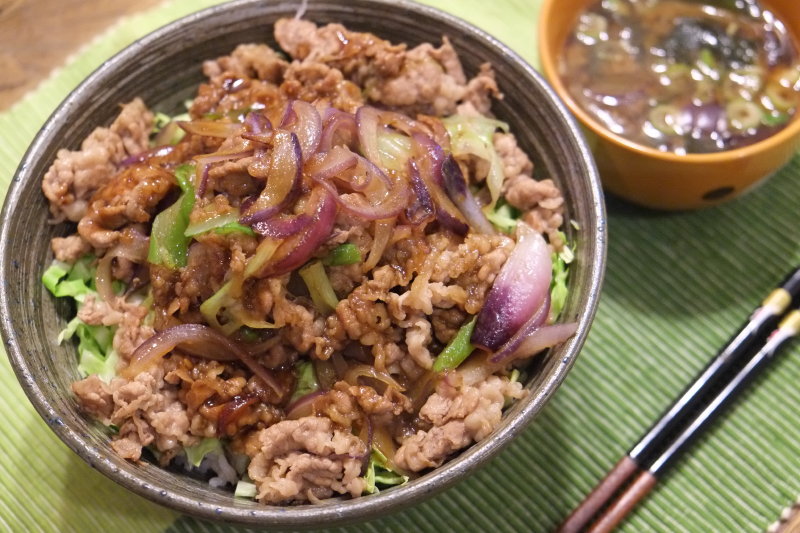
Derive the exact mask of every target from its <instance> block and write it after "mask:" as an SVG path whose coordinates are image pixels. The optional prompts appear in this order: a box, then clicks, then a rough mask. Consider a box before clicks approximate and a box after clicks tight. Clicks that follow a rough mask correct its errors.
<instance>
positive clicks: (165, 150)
mask: <svg viewBox="0 0 800 533" xmlns="http://www.w3.org/2000/svg"><path fill="white" fill-rule="evenodd" d="M174 150H175V146H174V145H171V144H170V145H167V146H158V147H156V148H153V149H152V150H145V151H144V152H139V153H138V154H133V155H129V156H128V157H126V158H125V159H123V160H122V161H120V163H119V167H120V168H126V167H129V166H131V165H135V164H137V163H144V162H145V161H147V160H148V159H150V158H153V157H164V156H165V155H169V154H171V153H172V152H173V151H174Z"/></svg>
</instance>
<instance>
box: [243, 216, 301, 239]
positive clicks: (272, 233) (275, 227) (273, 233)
mask: <svg viewBox="0 0 800 533" xmlns="http://www.w3.org/2000/svg"><path fill="white" fill-rule="evenodd" d="M311 222H312V220H311V217H310V216H308V215H307V214H305V213H301V214H299V215H297V216H276V217H272V218H270V219H268V220H263V221H260V222H254V223H253V225H252V226H250V227H251V228H253V231H255V232H256V233H258V234H259V235H263V236H264V237H272V238H274V239H285V238H286V237H291V236H292V235H296V234H297V233H299V232H301V231H303V230H304V229H306V228H307V227H308V225H309V224H311Z"/></svg>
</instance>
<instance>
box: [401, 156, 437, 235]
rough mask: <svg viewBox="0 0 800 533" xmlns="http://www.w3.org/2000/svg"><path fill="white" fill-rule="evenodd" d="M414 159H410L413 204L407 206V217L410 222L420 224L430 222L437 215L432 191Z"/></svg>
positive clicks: (409, 174)
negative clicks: (420, 173) (421, 175)
mask: <svg viewBox="0 0 800 533" xmlns="http://www.w3.org/2000/svg"><path fill="white" fill-rule="evenodd" d="M411 165H414V163H413V161H409V173H408V177H409V181H410V182H411V190H412V191H413V192H414V195H413V197H412V200H411V202H412V203H411V205H410V206H409V207H408V208H406V212H405V218H406V220H407V221H408V223H409V224H412V225H414V226H418V225H420V224H423V223H425V222H430V221H431V220H433V219H434V218H435V216H436V214H435V208H434V205H433V200H431V193H430V192H429V191H428V187H427V186H426V185H425V182H424V181H423V180H422V178H421V177H420V175H419V170H418V169H417V168H416V167H414V168H413V169H411V168H410V167H411Z"/></svg>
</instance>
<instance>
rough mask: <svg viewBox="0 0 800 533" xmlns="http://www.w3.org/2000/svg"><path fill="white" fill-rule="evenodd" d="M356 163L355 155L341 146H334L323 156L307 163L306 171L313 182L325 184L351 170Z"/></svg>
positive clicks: (320, 155)
mask: <svg viewBox="0 0 800 533" xmlns="http://www.w3.org/2000/svg"><path fill="white" fill-rule="evenodd" d="M356 163H358V159H357V158H356V154H354V153H353V152H351V151H350V150H348V149H347V148H344V147H343V146H335V147H333V148H331V149H330V150H328V151H327V152H325V153H324V154H317V155H316V156H315V157H313V158H312V159H311V160H310V161H309V162H308V165H307V169H308V172H309V174H310V175H311V177H312V179H313V180H314V181H319V182H322V181H325V182H327V181H330V180H331V179H333V178H335V177H336V176H338V175H340V174H342V173H343V172H346V171H348V170H350V169H352V168H353V167H355V166H356Z"/></svg>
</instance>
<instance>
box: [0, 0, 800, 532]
mask: <svg viewBox="0 0 800 533" xmlns="http://www.w3.org/2000/svg"><path fill="white" fill-rule="evenodd" d="M213 3H216V2H215V1H214V0H202V1H190V0H180V1H177V0H176V1H173V2H170V3H167V4H165V5H163V6H160V7H158V8H156V9H154V10H152V11H150V12H147V13H145V14H142V15H139V16H135V17H131V18H129V19H126V20H124V21H122V22H121V23H120V24H118V25H117V26H116V27H115V28H113V30H111V31H110V32H108V33H107V34H105V35H103V36H101V37H100V38H98V39H97V40H95V42H93V43H92V45H91V46H89V47H87V48H86V49H84V50H83V51H82V52H81V53H80V54H78V55H77V56H76V57H74V58H73V59H72V60H70V61H69V62H68V64H67V65H66V66H65V67H64V68H63V69H62V70H60V71H59V72H57V73H56V74H55V75H54V76H53V77H52V78H51V79H49V80H48V81H47V82H45V83H44V84H43V85H42V86H40V87H39V88H38V89H37V90H35V91H33V92H32V93H31V94H29V95H28V96H27V97H26V98H25V99H24V100H23V101H22V102H20V103H19V104H17V105H16V106H15V107H14V108H13V109H12V110H10V111H8V112H6V113H2V114H0V138H1V139H2V142H0V190H2V191H5V189H6V188H7V186H8V183H9V180H10V179H11V176H12V175H13V172H14V169H15V167H16V165H17V163H18V162H19V160H20V158H21V157H22V154H23V152H24V150H25V148H26V147H27V145H28V143H29V142H30V140H31V139H32V138H33V135H34V134H35V132H36V131H37V129H38V128H39V127H40V125H41V124H42V123H43V122H44V120H45V119H46V117H47V116H48V115H49V113H50V112H51V111H52V110H53V109H54V108H55V106H56V105H57V104H58V102H59V101H60V100H61V99H62V98H63V97H64V96H65V95H66V94H67V92H68V91H69V90H70V89H71V88H72V87H74V86H75V85H76V84H77V83H79V82H80V80H82V79H83V77H85V76H86V75H87V74H88V73H89V72H91V70H93V69H94V68H95V67H96V66H97V65H99V64H100V63H101V62H102V61H103V60H104V59H106V58H107V57H109V56H110V55H111V54H113V53H114V52H116V51H117V50H119V49H120V48H122V47H123V46H125V45H126V44H128V43H129V42H131V41H132V40H133V39H135V38H137V37H139V36H141V35H144V34H145V33H147V32H148V31H151V30H153V29H155V28H157V27H159V26H161V25H163V24H165V23H167V22H169V21H171V20H173V19H175V18H177V17H179V16H182V15H184V14H186V13H188V12H191V11H194V10H197V9H200V8H202V7H205V6H207V5H211V4H213ZM426 3H430V4H431V5H435V6H437V7H440V8H443V9H445V10H448V11H450V12H452V13H455V14H457V15H459V16H461V17H463V18H465V19H467V20H469V21H470V22H473V23H475V24H476V25H478V26H480V27H482V28H484V29H486V30H487V31H489V32H491V33H492V34H494V35H496V36H497V37H498V38H500V39H501V40H502V41H504V42H506V43H507V44H509V45H510V46H511V47H512V48H514V49H516V50H517V51H518V52H520V53H521V54H522V55H523V56H524V57H526V58H527V59H528V60H529V61H531V63H533V64H534V65H535V64H536V63H537V57H536V55H537V53H536V46H535V28H536V19H537V16H538V8H539V4H540V0H495V1H492V2H490V1H486V0H428V1H427V2H426ZM431 37H432V38H436V37H438V36H431ZM798 181H800V159H798V158H796V159H795V160H794V161H793V162H792V163H791V164H790V165H789V166H788V167H786V168H785V169H784V170H782V171H781V172H779V173H778V174H777V175H775V176H774V177H773V178H772V179H771V180H770V181H769V182H768V183H766V184H765V185H763V186H761V187H760V188H758V189H757V190H755V191H753V192H752V193H750V194H748V195H747V196H745V197H744V198H741V199H738V200H736V201H734V202H732V203H729V204H727V205H725V206H722V207H717V208H713V209H708V210H705V211H701V212H696V213H681V214H659V213H653V212H648V211H644V210H639V209H636V208H633V207H630V206H627V205H625V204H622V203H618V202H616V201H614V200H610V201H609V236H610V241H609V251H608V270H607V275H606V284H605V288H604V290H603V296H602V299H601V304H600V309H599V312H598V314H597V319H596V321H595V324H594V327H593V329H592V333H591V335H590V337H589V340H588V342H587V343H586V347H585V348H584V350H583V352H582V354H581V356H580V358H579V360H578V362H577V364H576V365H575V368H574V369H573V371H572V372H571V374H570V376H569V378H568V379H567V381H566V383H565V384H564V386H563V387H562V388H561V389H560V390H559V392H558V393H557V394H556V396H555V398H554V399H553V400H552V401H551V403H550V404H549V405H548V406H547V408H546V409H545V410H544V412H543V413H542V414H541V416H540V417H539V418H537V420H536V421H535V422H534V423H533V425H532V426H531V427H530V428H529V429H528V430H527V431H525V432H524V433H523V434H522V435H521V437H520V438H519V439H517V440H516V441H515V442H514V443H513V444H512V445H511V446H510V447H509V448H508V449H507V450H506V451H504V452H503V453H502V454H501V455H500V456H499V457H497V458H496V459H495V460H493V461H492V462H491V463H489V465H488V466H486V467H485V468H483V469H482V470H480V471H478V472H476V473H475V474H474V475H473V476H472V477H471V478H470V479H468V480H467V481H465V482H463V483H461V484H459V485H457V486H456V487H454V488H452V489H450V490H448V491H446V492H445V493H443V494H440V495H439V496H437V497H434V498H432V499H431V500H429V501H427V502H426V503H424V504H422V505H419V506H417V507H415V508H413V509H410V510H408V511H404V512H401V513H397V514H395V515H392V516H389V517H386V518H384V519H381V520H378V521H374V522H370V523H367V524H362V525H361V526H358V527H357V528H352V530H359V531H417V530H424V531H437V532H444V531H493V532H504V531H535V532H538V531H542V532H545V531H549V530H551V529H552V528H553V526H554V525H555V524H557V523H558V521H559V520H560V519H561V518H563V516H565V515H566V514H567V513H568V512H569V510H570V509H571V508H572V507H573V506H574V505H575V504H576V503H577V502H579V501H580V499H581V498H582V497H583V495H584V494H585V493H586V492H587V491H588V490H589V489H590V488H591V487H592V486H593V485H594V483H595V482H596V481H597V480H598V479H599V478H600V477H601V476H602V475H603V474H604V473H605V472H606V471H607V470H608V469H609V468H610V467H611V466H612V465H613V463H614V462H615V461H616V460H617V459H618V458H619V457H620V456H621V455H622V454H623V453H624V452H625V451H626V450H627V449H628V448H629V447H630V445H631V444H632V443H634V442H635V441H636V439H637V438H638V437H639V436H640V435H641V433H642V432H643V431H644V429H645V428H646V427H647V426H648V425H649V423H650V421H652V420H653V419H654V418H655V417H656V416H657V415H658V414H659V413H660V412H661V411H662V409H663V408H664V407H665V406H666V405H667V404H669V402H670V400H671V399H672V398H674V397H675V395H676V394H678V393H679V392H680V390H681V389H682V388H683V387H684V385H685V384H686V383H687V382H688V381H689V380H690V379H691V378H692V376H693V375H694V374H695V373H696V372H697V371H698V370H699V369H700V368H701V367H702V366H703V364H704V362H705V361H706V360H707V358H708V357H710V355H712V354H713V353H714V352H715V351H716V349H717V348H718V347H719V346H720V345H721V344H722V343H723V342H724V341H725V340H726V339H727V338H728V336H729V335H730V333H732V331H733V330H734V329H736V328H737V327H738V325H739V324H740V323H741V322H742V321H743V320H744V318H745V317H746V316H747V313H749V312H750V310H751V309H752V307H753V306H754V305H755V304H756V303H757V302H759V301H760V300H761V298H762V297H763V296H764V295H765V294H766V293H767V292H768V291H769V290H770V288H771V287H772V286H773V285H774V284H775V283H777V282H778V281H779V280H780V278H781V277H782V276H783V274H784V273H785V272H787V271H788V270H789V269H790V268H791V267H792V266H793V265H795V264H798V263H800V210H798V192H797V191H798V185H800V183H798ZM798 356H800V347H797V346H795V347H793V348H792V349H790V350H787V351H786V352H784V353H783V354H782V355H781V357H780V360H778V361H776V362H775V363H774V364H773V365H772V367H771V368H770V369H769V371H768V372H767V373H766V375H764V376H763V377H762V378H761V379H759V380H758V381H757V383H756V386H755V387H752V388H751V390H750V392H749V393H748V394H746V395H745V396H744V397H743V398H742V399H741V401H739V402H738V403H737V405H736V406H735V407H734V409H732V410H731V411H729V413H728V415H727V416H725V417H724V418H723V419H722V420H720V423H718V424H717V425H716V426H715V427H714V428H713V429H712V431H710V432H709V433H707V435H706V438H705V439H703V440H702V441H700V442H699V443H698V444H697V445H696V446H695V447H694V449H693V450H692V452H691V453H690V454H689V456H687V457H686V459H685V460H683V461H681V462H680V463H679V464H678V465H677V468H676V469H675V470H674V471H673V472H672V473H671V474H670V475H669V476H668V477H667V478H666V479H665V480H664V482H663V483H662V484H661V485H660V486H659V487H658V488H657V489H656V491H655V492H654V493H653V494H652V495H651V496H650V498H649V499H648V500H647V501H645V502H644V503H643V504H642V505H641V506H640V507H639V509H638V510H637V511H636V513H635V514H634V515H632V516H631V517H630V518H629V520H628V521H627V522H626V523H625V524H624V525H623V527H622V528H621V530H622V531H623V532H627V533H633V532H646V531H657V532H662V531H663V532H709V531H720V532H729V531H736V532H739V531H761V530H763V529H764V528H765V527H766V526H767V525H768V524H770V523H771V522H772V521H773V520H774V519H775V518H776V517H777V516H778V514H779V512H780V510H781V508H782V507H784V506H785V505H787V504H788V503H789V502H791V501H792V500H793V499H794V497H795V496H796V492H797V491H798V490H800V424H798V421H800V415H798V414H797V406H798V405H800V390H798V389H799V388H798V386H797V384H798V383H800V360H798ZM0 409H1V410H2V413H3V414H4V424H3V429H2V432H1V433H0V450H2V453H0V484H2V488H3V490H0V530H2V531H15V532H16V531H37V530H43V531H63V532H71V531H75V532H94V531H115V532H118V533H127V532H141V531H156V532H159V531H169V532H184V531H185V532H189V531H210V532H230V533H233V532H240V531H245V530H243V529H237V528H233V527H229V526H224V525H219V524H213V523H208V522H201V521H198V520H195V519H192V518H188V517H181V516H179V515H178V514H176V513H173V512H170V511H168V510H165V509H163V508H161V507H159V506H157V505H155V504H151V503H149V502H147V501H145V500H143V499H141V498H139V497H137V496H133V495H131V494H130V493H128V492H126V491H125V490H123V489H122V488H120V487H118V486H116V485H115V484H114V483H113V482H111V481H109V480H108V479H106V478H105V477H103V476H102V475H100V474H98V473H97V472H94V471H93V470H91V469H90V468H89V467H88V466H86V465H85V464H84V463H83V462H82V461H81V460H80V459H79V458H78V457H77V456H75V455H74V454H72V452H70V451H69V450H68V449H67V448H66V447H65V446H64V445H63V444H61V442H60V441H59V440H58V439H57V438H56V437H55V435H53V434H52V432H51V431H50V430H49V429H48V428H47V427H46V425H45V424H44V423H43V422H42V421H41V420H40V419H39V417H38V415H37V414H36V413H35V412H34V410H33V408H32V407H31V406H30V405H29V404H28V402H27V400H26V398H25V395H24V394H23V392H22V389H21V388H20V387H19V386H18V384H17V382H16V380H15V378H14V376H13V373H12V371H11V369H10V367H9V365H8V362H7V360H6V359H5V358H4V357H3V358H0Z"/></svg>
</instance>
